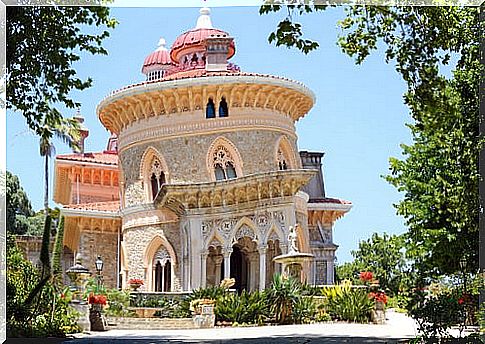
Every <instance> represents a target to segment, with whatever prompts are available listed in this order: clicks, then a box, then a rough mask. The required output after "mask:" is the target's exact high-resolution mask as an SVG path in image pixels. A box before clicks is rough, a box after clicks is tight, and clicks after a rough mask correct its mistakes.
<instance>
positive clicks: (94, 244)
mask: <svg viewBox="0 0 485 344" xmlns="http://www.w3.org/2000/svg"><path fill="white" fill-rule="evenodd" d="M117 237H118V234H117V233H109V232H107V233H100V232H99V231H89V230H85V231H82V232H81V237H80V242H79V251H78V252H79V254H80V255H81V257H82V259H83V265H85V266H86V267H87V268H88V269H89V270H90V271H91V272H92V273H93V275H94V274H95V273H96V266H95V264H94V262H95V261H96V258H97V256H98V255H100V256H101V257H102V259H103V262H104V266H103V282H104V284H105V286H107V287H108V288H116V287H117V285H118V283H117V275H118V274H117V271H118V262H119V260H118V239H117Z"/></svg>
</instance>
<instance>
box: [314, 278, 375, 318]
mask: <svg viewBox="0 0 485 344" xmlns="http://www.w3.org/2000/svg"><path fill="white" fill-rule="evenodd" d="M322 293H323V295H324V296H325V297H326V298H327V300H326V303H325V307H326V309H327V312H328V313H329V314H330V315H331V316H332V318H336V319H338V320H345V321H353V322H361V323H365V322H368V321H369V319H370V314H371V311H372V309H373V308H374V301H373V300H371V299H370V298H369V297H368V293H367V290H366V289H365V288H352V286H351V284H350V283H345V284H341V285H335V286H331V287H324V288H323V289H322Z"/></svg>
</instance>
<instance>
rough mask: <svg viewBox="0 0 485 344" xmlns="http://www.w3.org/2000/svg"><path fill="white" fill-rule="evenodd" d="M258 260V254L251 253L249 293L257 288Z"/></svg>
mask: <svg viewBox="0 0 485 344" xmlns="http://www.w3.org/2000/svg"><path fill="white" fill-rule="evenodd" d="M258 258H259V257H258V254H257V253H256V252H254V253H251V255H250V256H249V269H250V270H249V291H254V290H256V288H257V275H258V273H257V272H258V271H257V269H258V262H259V259H258Z"/></svg>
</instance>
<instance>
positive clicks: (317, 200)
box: [308, 197, 352, 204]
mask: <svg viewBox="0 0 485 344" xmlns="http://www.w3.org/2000/svg"><path fill="white" fill-rule="evenodd" d="M308 203H337V204H352V202H350V201H346V200H344V199H338V198H330V197H325V198H312V199H310V200H309V201H308Z"/></svg>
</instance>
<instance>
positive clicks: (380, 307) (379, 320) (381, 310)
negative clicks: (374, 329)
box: [371, 301, 386, 325]
mask: <svg viewBox="0 0 485 344" xmlns="http://www.w3.org/2000/svg"><path fill="white" fill-rule="evenodd" d="M385 309H386V306H385V304H384V302H382V301H377V302H376V305H375V307H374V309H373V310H372V313H371V320H372V322H373V323H374V324H381V325H382V324H385V323H386V311H385Z"/></svg>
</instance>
